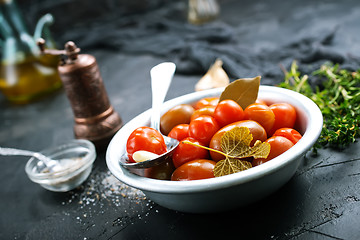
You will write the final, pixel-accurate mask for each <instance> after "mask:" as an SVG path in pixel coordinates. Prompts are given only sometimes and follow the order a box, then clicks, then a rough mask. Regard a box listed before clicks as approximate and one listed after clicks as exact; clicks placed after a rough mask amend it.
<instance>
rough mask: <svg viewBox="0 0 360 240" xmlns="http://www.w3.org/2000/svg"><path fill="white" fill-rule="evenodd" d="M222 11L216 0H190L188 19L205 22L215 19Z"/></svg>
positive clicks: (193, 22)
mask: <svg viewBox="0 0 360 240" xmlns="http://www.w3.org/2000/svg"><path fill="white" fill-rule="evenodd" d="M219 12H220V6H219V4H218V3H217V1H216V0H189V7H188V21H189V22H190V23H192V24H203V23H206V22H209V21H212V20H214V19H215V18H216V17H217V16H218V15H219Z"/></svg>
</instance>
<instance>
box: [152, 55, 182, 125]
mask: <svg viewBox="0 0 360 240" xmlns="http://www.w3.org/2000/svg"><path fill="white" fill-rule="evenodd" d="M175 69H176V66H175V64H174V63H172V62H164V63H160V64H158V65H156V66H155V67H153V68H152V69H151V70H150V76H151V91H152V114H151V122H150V126H151V127H152V128H154V129H156V130H158V131H160V110H161V105H162V103H163V102H164V99H165V96H166V93H167V91H168V89H169V86H170V83H171V80H172V77H173V76H174V72H175Z"/></svg>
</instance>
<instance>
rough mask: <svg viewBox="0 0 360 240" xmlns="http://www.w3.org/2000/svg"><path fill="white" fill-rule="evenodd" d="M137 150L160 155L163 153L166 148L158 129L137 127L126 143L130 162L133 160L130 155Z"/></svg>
mask: <svg viewBox="0 0 360 240" xmlns="http://www.w3.org/2000/svg"><path fill="white" fill-rule="evenodd" d="M139 150H144V151H149V152H152V153H156V154H159V155H160V154H163V153H165V152H166V151H167V148H166V144H165V141H164V138H163V136H162V135H161V134H160V133H159V132H158V131H156V130H155V129H153V128H150V127H139V128H137V129H135V130H134V131H133V132H132V133H131V134H130V136H129V138H128V140H127V143H126V151H127V154H128V157H129V161H130V162H135V161H134V159H133V158H132V155H133V153H134V152H136V151H139Z"/></svg>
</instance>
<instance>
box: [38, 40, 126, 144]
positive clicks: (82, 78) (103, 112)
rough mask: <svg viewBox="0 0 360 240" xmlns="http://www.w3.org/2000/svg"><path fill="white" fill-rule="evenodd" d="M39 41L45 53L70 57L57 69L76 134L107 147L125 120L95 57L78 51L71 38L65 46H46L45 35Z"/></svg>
mask: <svg viewBox="0 0 360 240" xmlns="http://www.w3.org/2000/svg"><path fill="white" fill-rule="evenodd" d="M37 43H38V46H39V47H40V50H41V51H42V52H43V53H44V54H51V55H63V56H66V57H67V58H65V59H62V61H61V62H60V64H59V66H58V70H59V74H60V78H61V80H62V82H63V85H64V89H65V92H66V94H67V97H68V99H69V101H70V104H71V107H72V110H73V113H74V118H75V125H74V134H75V137H76V138H81V139H88V140H90V141H92V142H93V143H94V144H95V145H96V146H97V147H100V148H103V147H106V146H107V143H108V142H109V141H110V139H111V138H112V137H113V135H114V134H115V133H116V132H117V131H118V130H119V129H120V128H121V126H122V120H121V118H120V116H119V114H118V113H117V112H116V111H115V110H114V109H113V107H112V106H111V104H110V101H109V98H108V95H107V93H106V90H105V87H104V84H103V80H102V78H101V75H100V71H99V67H98V65H97V63H96V59H95V57H94V56H92V55H89V54H79V52H80V49H79V48H78V47H77V46H76V45H75V43H73V42H71V41H69V42H67V43H66V44H65V50H55V49H45V47H44V44H45V41H44V40H43V39H39V40H38V41H37Z"/></svg>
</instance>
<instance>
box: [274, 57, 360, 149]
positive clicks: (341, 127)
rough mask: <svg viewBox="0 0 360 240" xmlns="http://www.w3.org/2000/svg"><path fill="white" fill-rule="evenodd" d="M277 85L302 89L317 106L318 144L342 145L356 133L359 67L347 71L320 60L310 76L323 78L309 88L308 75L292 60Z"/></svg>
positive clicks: (359, 112)
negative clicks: (320, 124) (320, 119)
mask: <svg viewBox="0 0 360 240" xmlns="http://www.w3.org/2000/svg"><path fill="white" fill-rule="evenodd" d="M284 72H285V80H284V82H282V83H281V84H280V85H279V86H280V87H284V88H287V89H291V90H294V91H297V92H299V93H302V94H303V95H305V96H307V97H309V98H310V99H311V100H313V101H314V102H315V103H316V104H317V105H318V106H319V108H320V110H321V112H322V114H323V117H324V125H323V129H322V132H321V136H320V137H319V139H318V141H317V143H316V144H315V146H314V150H315V152H316V149H317V148H320V147H322V146H326V145H329V146H335V147H339V148H342V147H345V146H347V145H349V144H351V143H353V142H355V141H356V138H358V137H359V136H360V129H359V122H360V71H359V70H358V71H356V72H350V71H348V70H344V69H340V68H339V66H338V65H331V64H324V65H322V66H321V67H320V69H319V70H317V71H315V72H313V73H312V75H313V76H317V77H322V78H324V82H323V83H322V86H318V87H316V89H313V88H312V87H311V86H310V84H309V82H308V79H309V76H308V75H302V76H301V73H300V72H299V71H298V66H297V65H296V62H295V61H294V62H293V63H292V65H291V69H290V71H289V72H287V71H284Z"/></svg>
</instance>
